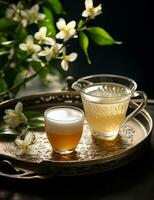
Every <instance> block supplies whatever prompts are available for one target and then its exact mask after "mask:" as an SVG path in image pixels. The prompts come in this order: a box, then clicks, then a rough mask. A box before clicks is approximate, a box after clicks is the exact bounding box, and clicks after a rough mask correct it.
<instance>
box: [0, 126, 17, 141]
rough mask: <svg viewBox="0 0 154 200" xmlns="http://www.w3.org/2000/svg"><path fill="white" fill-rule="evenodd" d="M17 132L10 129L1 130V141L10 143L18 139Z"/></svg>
mask: <svg viewBox="0 0 154 200" xmlns="http://www.w3.org/2000/svg"><path fill="white" fill-rule="evenodd" d="M17 135H18V134H17V132H16V131H15V130H14V129H10V128H0V140H4V141H9V140H14V139H15V138H16V137H17Z"/></svg>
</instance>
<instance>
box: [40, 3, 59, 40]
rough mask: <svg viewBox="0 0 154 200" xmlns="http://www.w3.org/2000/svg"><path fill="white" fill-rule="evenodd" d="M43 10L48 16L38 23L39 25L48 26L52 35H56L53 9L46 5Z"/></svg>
mask: <svg viewBox="0 0 154 200" xmlns="http://www.w3.org/2000/svg"><path fill="white" fill-rule="evenodd" d="M43 12H44V14H45V15H46V18H45V19H44V20H42V21H40V22H39V23H38V24H39V27H42V26H46V27H47V29H48V31H49V32H50V34H51V36H52V37H54V36H55V35H56V29H55V25H54V16H53V14H52V12H51V10H50V9H49V8H47V7H45V6H44V7H43Z"/></svg>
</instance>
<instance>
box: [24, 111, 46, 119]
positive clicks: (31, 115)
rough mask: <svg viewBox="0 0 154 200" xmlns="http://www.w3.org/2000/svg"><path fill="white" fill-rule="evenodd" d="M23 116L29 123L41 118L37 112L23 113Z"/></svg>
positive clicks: (40, 114) (40, 113)
mask: <svg viewBox="0 0 154 200" xmlns="http://www.w3.org/2000/svg"><path fill="white" fill-rule="evenodd" d="M24 114H25V116H26V117H27V119H28V120H30V121H32V120H34V119H38V118H40V117H42V112H39V111H25V112H24Z"/></svg>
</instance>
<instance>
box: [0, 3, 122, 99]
mask: <svg viewBox="0 0 154 200" xmlns="http://www.w3.org/2000/svg"><path fill="white" fill-rule="evenodd" d="M45 2H47V3H48V4H46V3H45ZM45 2H44V1H41V0H40V1H39V3H37V4H33V3H32V2H30V1H29V3H28V6H30V7H29V8H28V6H27V4H26V0H22V1H19V2H18V3H17V4H10V5H9V6H8V5H7V6H6V5H5V6H6V10H5V13H4V14H5V17H4V18H2V19H0V56H1V57H2V58H3V57H4V59H3V60H4V64H3V65H2V67H1V66H0V68H1V69H0V73H1V77H0V97H1V99H3V98H4V97H10V96H14V95H15V94H16V92H17V91H18V90H17V89H20V88H21V87H22V86H23V85H25V84H26V83H27V82H28V81H30V80H32V79H33V78H34V77H36V76H37V75H39V76H41V74H43V76H42V77H43V79H45V78H46V76H47V74H48V73H49V66H50V65H51V63H52V62H53V61H60V62H61V67H62V69H63V70H64V71H67V70H68V69H69V63H70V62H74V61H75V60H76V59H77V56H78V54H77V53H76V52H71V53H69V54H67V52H68V51H67V49H68V47H67V45H66V44H67V43H69V41H70V40H71V39H73V38H78V40H79V44H80V46H81V48H82V49H83V52H84V53H85V55H86V57H87V61H88V63H89V64H90V63H91V60H90V57H89V54H88V47H89V38H91V39H92V40H93V41H94V42H95V43H96V44H97V45H102V46H104V45H112V44H120V43H119V42H117V41H115V40H114V39H113V38H112V37H111V36H110V35H109V34H108V33H107V32H106V31H105V30H104V29H103V28H101V27H89V26H87V23H88V22H89V21H90V20H92V19H94V18H95V17H96V16H98V15H100V14H101V13H102V5H101V4H99V5H98V6H96V7H95V6H94V5H93V0H85V10H84V11H83V12H82V13H81V16H82V17H83V19H81V20H80V21H79V22H78V24H77V23H76V21H74V20H72V21H70V22H68V23H66V21H65V19H63V18H60V19H59V20H58V21H57V23H56V28H57V30H58V31H56V28H55V26H54V19H53V13H52V11H51V10H50V9H49V8H48V7H47V5H49V4H50V6H51V7H52V8H53V10H54V12H55V13H56V14H57V13H60V12H61V13H62V12H63V11H62V5H61V3H60V1H59V0H57V1H50V0H47V1H45ZM0 3H4V2H2V1H0ZM3 5H4V4H3ZM41 11H42V12H41ZM34 25H35V26H34ZM33 26H34V28H32V29H31V27H33ZM36 27H37V28H38V31H37V32H34V31H33V30H36ZM11 28H13V30H14V31H15V33H16V35H17V36H15V37H14V36H10V30H8V29H11ZM5 31H6V33H5ZM1 35H2V36H1ZM11 37H12V40H8V39H7V38H11ZM30 71H33V72H32V73H31V74H30V73H29V72H30ZM42 72H44V73H42ZM8 73H12V74H13V73H14V76H13V77H12V79H13V81H12V80H11V79H10V77H9V76H8ZM45 73H46V75H45V76H44V74H45ZM27 75H28V76H27ZM19 80H20V81H19Z"/></svg>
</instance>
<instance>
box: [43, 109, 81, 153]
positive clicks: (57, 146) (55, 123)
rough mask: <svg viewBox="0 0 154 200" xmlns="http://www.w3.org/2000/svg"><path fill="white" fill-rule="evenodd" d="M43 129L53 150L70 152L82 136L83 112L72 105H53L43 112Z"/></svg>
mask: <svg viewBox="0 0 154 200" xmlns="http://www.w3.org/2000/svg"><path fill="white" fill-rule="evenodd" d="M44 119H45V131H46V134H47V137H48V141H49V142H50V144H51V146H52V148H53V151H55V152H57V153H60V154H68V153H72V152H73V151H74V150H75V148H76V146H77V145H78V143H79V141H80V138H81V136H82V131H83V124H84V113H83V111H82V110H81V109H79V108H76V107H72V106H54V107H51V108H48V109H47V110H46V111H45V113H44Z"/></svg>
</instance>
